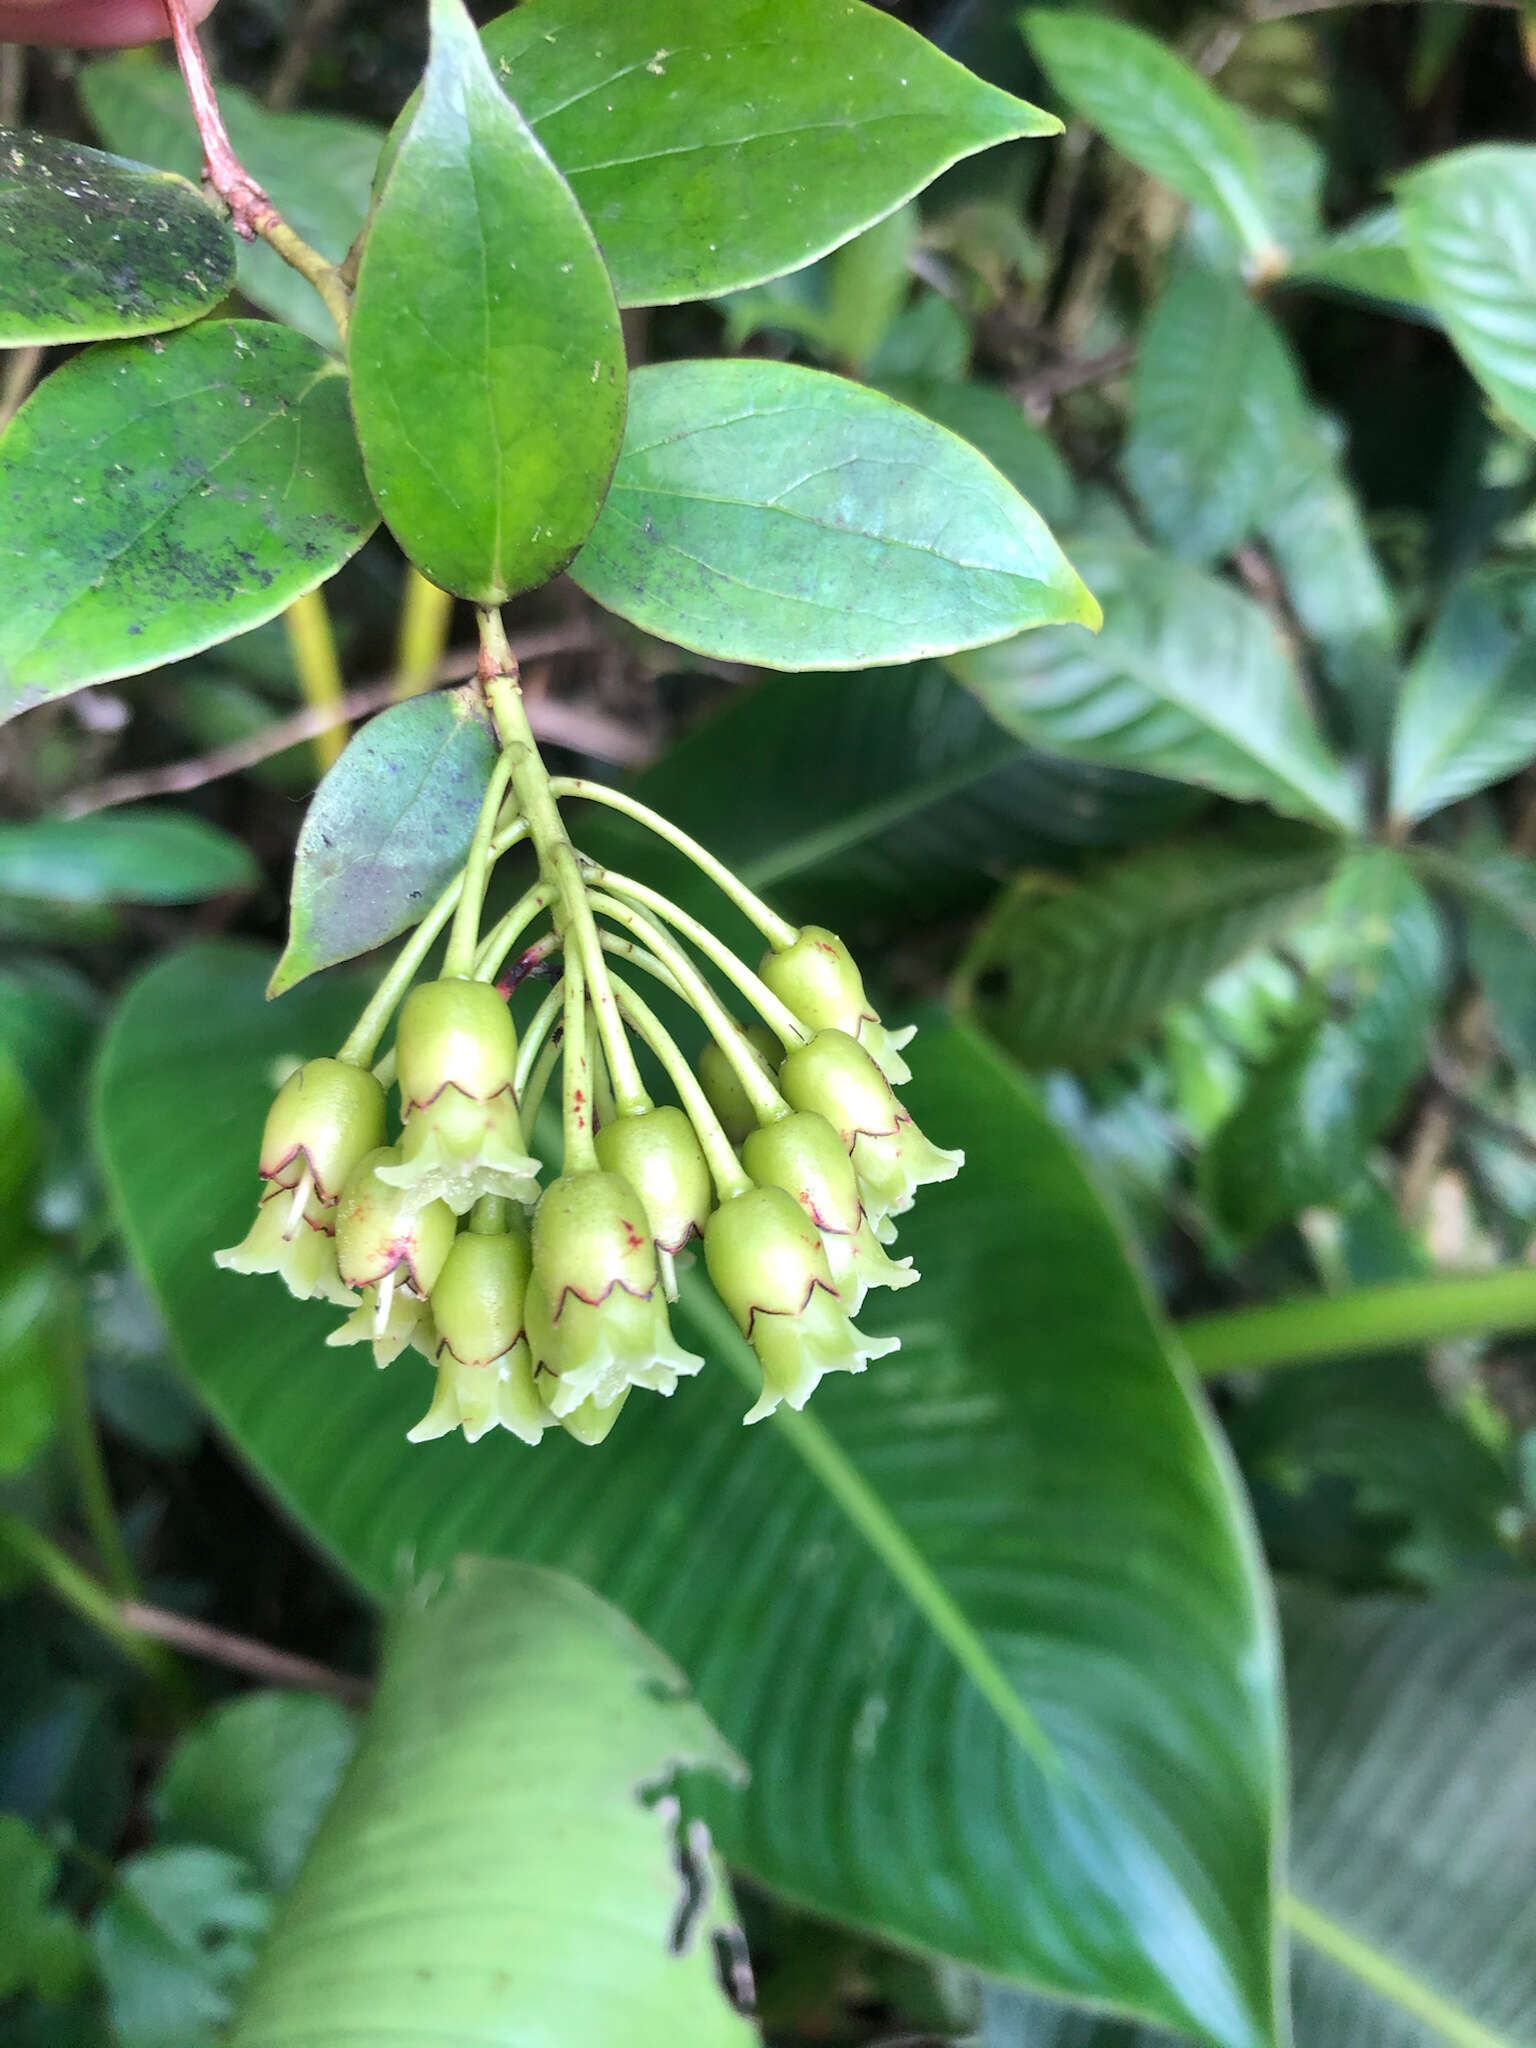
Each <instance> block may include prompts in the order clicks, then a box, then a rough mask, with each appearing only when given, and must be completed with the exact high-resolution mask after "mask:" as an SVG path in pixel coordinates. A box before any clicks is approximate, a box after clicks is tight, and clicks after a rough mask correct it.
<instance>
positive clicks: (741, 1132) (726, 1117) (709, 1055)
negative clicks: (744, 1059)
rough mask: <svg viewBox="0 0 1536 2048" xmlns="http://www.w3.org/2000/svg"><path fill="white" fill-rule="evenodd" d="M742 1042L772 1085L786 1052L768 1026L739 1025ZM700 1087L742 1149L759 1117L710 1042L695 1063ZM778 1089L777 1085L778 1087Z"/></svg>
mask: <svg viewBox="0 0 1536 2048" xmlns="http://www.w3.org/2000/svg"><path fill="white" fill-rule="evenodd" d="M736 1028H737V1030H738V1031H739V1032H740V1033H741V1042H742V1044H743V1045H744V1046H745V1047H746V1049H747V1051H748V1052H749V1053H750V1054H751V1055H752V1057H753V1059H754V1060H755V1062H756V1064H757V1065H758V1066H759V1067H760V1068H761V1069H762V1074H763V1079H764V1080H765V1081H773V1079H774V1075H775V1073H776V1071H777V1068H778V1063H779V1061H780V1059H781V1058H782V1057H783V1052H784V1048H783V1046H781V1045H780V1043H779V1041H778V1040H777V1039H776V1038H775V1037H774V1035H773V1033H772V1032H771V1031H770V1030H769V1029H768V1026H767V1025H766V1024H745V1025H738V1026H737V1027H736ZM695 1067H696V1071H697V1073H698V1077H699V1086H700V1087H701V1088H702V1089H703V1090H704V1095H705V1098H706V1100H707V1101H708V1103H709V1106H710V1108H711V1109H712V1110H713V1111H714V1112H715V1115H716V1116H717V1117H719V1119H720V1126H721V1129H722V1130H723V1131H724V1132H725V1135H726V1136H727V1137H728V1138H729V1139H730V1141H731V1143H732V1144H733V1145H739V1144H740V1143H741V1142H742V1140H743V1139H744V1138H745V1137H746V1136H747V1135H748V1133H749V1132H751V1131H755V1130H756V1129H757V1114H756V1112H755V1111H754V1109H753V1107H752V1105H751V1103H750V1102H749V1101H748V1100H747V1091H746V1090H745V1089H744V1088H743V1087H742V1085H741V1083H740V1081H739V1080H738V1079H737V1078H736V1070H735V1068H734V1067H733V1066H732V1065H731V1063H730V1061H729V1060H728V1059H727V1058H726V1056H725V1054H724V1053H723V1052H722V1051H721V1050H720V1047H719V1046H718V1045H716V1043H715V1041H714V1040H713V1039H710V1041H709V1042H708V1044H707V1045H706V1046H705V1047H704V1050H703V1051H702V1052H701V1053H700V1054H699V1057H698V1059H697V1061H696V1062H695ZM775 1085H776V1084H775Z"/></svg>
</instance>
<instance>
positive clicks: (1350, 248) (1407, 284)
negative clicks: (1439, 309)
mask: <svg viewBox="0 0 1536 2048" xmlns="http://www.w3.org/2000/svg"><path fill="white" fill-rule="evenodd" d="M1286 277H1287V281H1288V282H1294V283H1296V284H1316V285H1326V286H1331V287H1332V288H1333V289H1334V290H1336V291H1340V292H1346V293H1348V294H1349V295H1350V296H1351V297H1352V298H1360V299H1366V300H1370V301H1373V302H1375V303H1376V304H1377V305H1378V306H1379V307H1380V308H1381V309H1384V310H1386V311H1389V312H1392V313H1396V314H1397V315H1398V316H1399V318H1401V319H1406V320H1422V321H1426V322H1427V323H1428V324H1429V325H1430V326H1434V325H1436V324H1437V323H1436V319H1435V315H1434V314H1433V313H1432V312H1431V311H1430V308H1429V306H1428V304H1427V302H1426V299H1425V293H1424V283H1423V280H1422V279H1421V278H1420V276H1419V273H1418V271H1417V270H1416V269H1415V268H1414V262H1413V258H1412V257H1411V256H1410V255H1409V253H1408V244H1407V242H1406V241H1405V240H1404V238H1403V217H1402V215H1401V214H1400V213H1399V211H1398V209H1397V208H1396V207H1395V206H1378V207H1375V208H1373V209H1372V211H1371V212H1369V213H1363V214H1361V216H1360V218H1359V219H1358V220H1353V221H1351V222H1350V224H1349V225H1348V227H1343V228H1340V229H1339V231H1338V233H1337V234H1334V235H1330V236H1329V237H1328V239H1327V241H1326V242H1321V243H1319V244H1318V245H1317V246H1316V247H1315V248H1312V249H1308V250H1307V251H1306V252H1305V254H1304V255H1302V256H1300V257H1298V258H1297V260H1296V262H1295V263H1294V264H1293V265H1292V266H1291V268H1290V270H1289V271H1287V273H1286Z"/></svg>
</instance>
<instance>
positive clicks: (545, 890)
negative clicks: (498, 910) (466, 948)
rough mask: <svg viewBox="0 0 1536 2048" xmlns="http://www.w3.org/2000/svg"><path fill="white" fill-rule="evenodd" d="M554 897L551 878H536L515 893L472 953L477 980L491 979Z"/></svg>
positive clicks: (495, 975)
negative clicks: (544, 880) (509, 903)
mask: <svg viewBox="0 0 1536 2048" xmlns="http://www.w3.org/2000/svg"><path fill="white" fill-rule="evenodd" d="M554 898H555V888H554V884H553V883H552V882H535V883H534V885H533V887H532V888H531V889H528V890H525V891H524V893H523V894H522V895H521V896H519V897H518V899H517V901H516V902H515V903H514V904H513V906H512V908H511V909H510V910H509V911H508V912H507V914H506V916H505V917H502V918H498V919H497V921H496V923H495V924H493V925H492V926H491V929H490V930H489V932H487V933H486V935H485V937H484V938H483V939H482V940H481V941H480V949H479V951H478V952H477V953H476V954H475V979H476V981H494V980H495V979H496V977H497V975H498V974H499V973H500V972H501V966H502V962H503V961H504V960H505V959H506V957H507V955H508V954H509V953H510V952H511V950H512V948H513V947H514V946H515V945H516V944H517V942H518V940H519V939H520V938H521V937H522V936H523V933H524V932H525V931H526V930H527V929H528V927H529V925H531V924H532V923H533V920H534V919H535V918H536V917H537V916H538V914H539V912H540V911H541V910H548V908H549V906H550V904H551V903H552V902H553V901H554Z"/></svg>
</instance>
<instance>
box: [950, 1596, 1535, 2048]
mask: <svg viewBox="0 0 1536 2048" xmlns="http://www.w3.org/2000/svg"><path fill="white" fill-rule="evenodd" d="M1283 1612H1284V1617H1285V1640H1286V1652H1287V1655H1286V1663H1287V1679H1288V1691H1289V1693H1290V1699H1291V1711H1292V1727H1293V1730H1294V1739H1295V1749H1296V1788H1295V1820H1294V1827H1293V1838H1294V1843H1295V1891H1294V1893H1293V1894H1292V1897H1291V1899H1290V1902H1289V1910H1288V1917H1289V1920H1290V1928H1291V1936H1292V1973H1291V1987H1292V1989H1291V1999H1292V2005H1293V2008H1294V2012H1295V2027H1296V2039H1297V2040H1298V2041H1299V2042H1303V2043H1306V2044H1307V2048H1313V2044H1315V2048H1335V2044H1338V2048H1343V2044H1345V2043H1347V2044H1348V2048H1529V2044H1530V2043H1531V2042H1532V2041H1533V2040H1536V1967H1533V1962H1532V1957H1533V1953H1536V1951H1533V1948H1532V1944H1531V1941H1530V1938H1529V1926H1530V1886H1529V1884H1528V1882H1527V1881H1526V1880H1527V1871H1528V1865H1529V1860H1530V1859H1529V1843H1530V1840H1531V1834H1532V1830H1533V1828H1536V1795H1533V1789H1532V1788H1533V1780H1532V1776H1531V1771H1530V1762H1529V1758H1530V1728H1531V1717H1532V1714H1533V1712H1536V1603H1533V1601H1532V1599H1531V1594H1530V1589H1529V1587H1528V1586H1526V1585H1518V1584H1517V1585H1484V1586H1465V1585H1464V1586H1460V1587H1458V1588H1457V1589H1456V1591H1455V1592H1454V1593H1452V1594H1448V1595H1446V1596H1445V1597H1443V1598H1441V1599H1439V1600H1436V1601H1432V1602H1428V1603H1425V1602H1420V1601H1414V1600H1404V1599H1394V1598H1388V1597H1381V1596H1377V1597H1375V1598H1372V1599H1359V1600H1350V1601H1342V1600H1330V1599H1329V1598H1327V1597H1326V1596H1325V1595H1323V1594H1321V1593H1317V1592H1310V1591H1306V1590H1304V1589H1302V1588H1300V1587H1297V1588H1293V1589H1291V1590H1290V1591H1289V1592H1288V1593H1287V1595H1286V1598H1285V1601H1284V1604H1283ZM985 2006H986V2018H985V2024H984V2026H983V2030H982V2036H981V2041H980V2042H979V2043H978V2044H976V2048H1177V2044H1176V2042H1175V2040H1174V2037H1172V2036H1171V2035H1167V2034H1161V2033H1158V2034H1154V2033H1152V2032H1150V2031H1147V2030H1143V2029H1133V2028H1130V2027H1125V2026H1121V2025H1119V2024H1118V2023H1117V2022H1115V2021H1113V2020H1093V2019H1089V2018H1087V2017H1085V2016H1082V2015H1079V2014H1076V2013H1069V2012H1067V2011H1065V2010H1064V2009H1062V2008H1061V2007H1059V2006H1058V2007H1052V2006H1047V2005H1046V2004H1045V2002H1044V2001H1043V2000H1038V1999H1022V1998H1019V1997H1018V1996H1017V1995H1016V1994H1014V1993H1012V1992H1010V1991H1007V1990H1004V1989H1001V1988H990V1987H989V1988H988V1990H987V1992H986V1994H985Z"/></svg>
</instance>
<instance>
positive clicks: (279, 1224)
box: [213, 1186, 357, 1308]
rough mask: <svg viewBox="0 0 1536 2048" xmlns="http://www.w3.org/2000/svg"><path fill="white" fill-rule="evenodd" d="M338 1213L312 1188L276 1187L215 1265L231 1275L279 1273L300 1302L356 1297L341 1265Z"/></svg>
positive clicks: (348, 1303) (341, 1301) (349, 1301)
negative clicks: (338, 1246) (343, 1276)
mask: <svg viewBox="0 0 1536 2048" xmlns="http://www.w3.org/2000/svg"><path fill="white" fill-rule="evenodd" d="M335 1222H336V1211H335V1210H334V1208H332V1207H330V1206H329V1205H327V1204H326V1203H324V1202H322V1201H321V1199H320V1197H319V1195H318V1194H317V1193H316V1192H315V1190H314V1188H313V1187H312V1186H304V1187H296V1188H281V1187H280V1188H274V1189H273V1190H272V1191H271V1192H270V1193H269V1194H266V1195H263V1196H262V1198H261V1201H260V1203H259V1204H258V1206H257V1209H256V1220H255V1222H254V1223H253V1224H252V1225H251V1227H250V1229H249V1230H248V1231H247V1232H246V1234H245V1236H244V1237H243V1238H242V1239H241V1241H240V1243H239V1244H236V1245H231V1246H230V1247H229V1249H228V1250H227V1251H222V1252H215V1253H214V1255H213V1258H214V1264H215V1265H218V1266H223V1267H224V1268H225V1269H226V1270H227V1271H229V1272H231V1273H276V1274H277V1275H278V1276H279V1277H280V1278H281V1280H282V1282H283V1284H284V1286H285V1287H286V1288H287V1289H288V1292H289V1293H290V1294H291V1295H293V1296H294V1297H295V1298H296V1299H297V1300H299V1301H334V1302H336V1303H337V1304H338V1305H340V1306H342V1307H346V1308H350V1307H351V1305H352V1303H353V1302H354V1301H355V1300H356V1298H357V1297H356V1296H355V1295H354V1294H353V1292H352V1290H351V1288H350V1287H348V1286H347V1285H346V1284H345V1283H344V1282H343V1280H342V1277H341V1274H340V1272H339V1271H338V1269H337V1265H336V1239H335V1236H334V1235H333V1230H334V1226H335Z"/></svg>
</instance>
